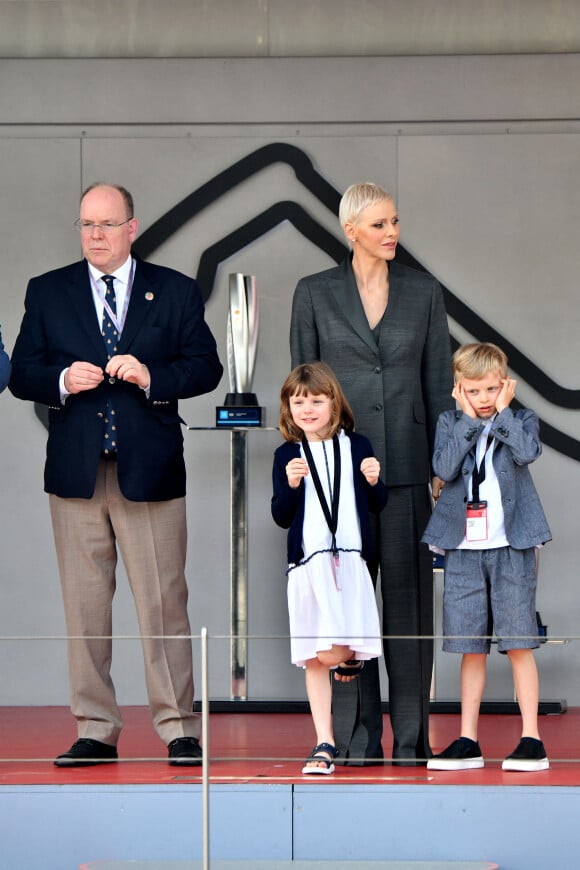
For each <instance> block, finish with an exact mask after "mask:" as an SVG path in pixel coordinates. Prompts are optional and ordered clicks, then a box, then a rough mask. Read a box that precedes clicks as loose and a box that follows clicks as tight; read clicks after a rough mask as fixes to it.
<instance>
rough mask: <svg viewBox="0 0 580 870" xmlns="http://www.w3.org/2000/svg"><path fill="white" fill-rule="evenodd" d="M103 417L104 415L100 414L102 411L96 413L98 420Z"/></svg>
mask: <svg viewBox="0 0 580 870" xmlns="http://www.w3.org/2000/svg"><path fill="white" fill-rule="evenodd" d="M103 416H104V415H103V412H102V411H97V417H99V419H102V418H103Z"/></svg>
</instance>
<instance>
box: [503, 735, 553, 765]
mask: <svg viewBox="0 0 580 870" xmlns="http://www.w3.org/2000/svg"><path fill="white" fill-rule="evenodd" d="M549 767H550V762H549V761H548V757H547V755H546V750H545V749H544V744H543V743H542V741H541V740H536V738H535V737H522V739H521V740H520V742H519V743H518V745H517V746H516V748H515V749H514V751H513V752H512V754H511V755H508V757H507V758H506V760H505V761H504V762H503V764H502V766H501V768H502V770H521V771H524V772H525V771H528V772H534V771H536V770H548V768H549Z"/></svg>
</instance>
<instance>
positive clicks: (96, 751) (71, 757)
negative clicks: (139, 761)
mask: <svg viewBox="0 0 580 870" xmlns="http://www.w3.org/2000/svg"><path fill="white" fill-rule="evenodd" d="M118 757H119V756H118V755H117V747H116V746H110V745H109V744H108V743H101V741H100V740H91V738H90V737H81V738H79V740H77V741H76V743H73V745H72V746H71V748H70V749H69V751H68V752H63V754H62V755H59V756H57V758H55V759H54V763H55V764H56V766H57V767H89V766H90V765H92V764H105V763H106V762H107V761H116V760H117V758H118Z"/></svg>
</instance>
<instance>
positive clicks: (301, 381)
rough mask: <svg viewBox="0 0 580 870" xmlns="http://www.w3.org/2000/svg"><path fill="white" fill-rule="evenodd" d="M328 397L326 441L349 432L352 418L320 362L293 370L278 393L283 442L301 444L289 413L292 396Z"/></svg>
mask: <svg viewBox="0 0 580 870" xmlns="http://www.w3.org/2000/svg"><path fill="white" fill-rule="evenodd" d="M307 393H310V395H312V396H328V397H329V399H331V401H332V411H331V414H330V430H329V438H330V437H332V436H333V435H334V434H335V433H336V432H337V431H338V430H339V429H345V430H346V431H348V432H351V431H352V430H353V429H354V415H353V413H352V411H351V408H350V405H349V404H348V401H347V398H346V396H345V395H344V393H343V391H342V387H341V386H340V384H339V382H338V379H337V377H336V375H335V374H334V372H333V371H332V369H331V368H330V366H327V365H326V363H323V362H311V363H303V364H302V365H299V366H296V368H295V369H292V371H291V372H290V374H289V375H288V377H287V378H286V380H285V381H284V384H283V386H282V390H281V392H280V432H281V433H282V435H283V436H284V438H285V439H286V441H301V440H302V435H303V434H304V433H303V432H302V429H300V427H299V426H297V425H296V424H295V423H294V420H293V419H292V413H291V411H290V399H291V398H292V397H293V396H305V395H306V394H307Z"/></svg>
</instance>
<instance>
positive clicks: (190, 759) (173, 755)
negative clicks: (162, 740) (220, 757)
mask: <svg viewBox="0 0 580 870" xmlns="http://www.w3.org/2000/svg"><path fill="white" fill-rule="evenodd" d="M167 749H168V751H169V764H173V765H182V766H183V767H187V766H189V767H191V766H193V765H197V764H201V763H202V753H201V746H200V745H199V740H198V739H197V737H176V738H175V740H172V741H171V743H169V745H168V746H167Z"/></svg>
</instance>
